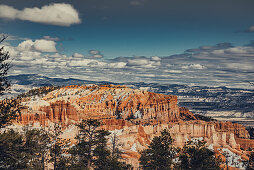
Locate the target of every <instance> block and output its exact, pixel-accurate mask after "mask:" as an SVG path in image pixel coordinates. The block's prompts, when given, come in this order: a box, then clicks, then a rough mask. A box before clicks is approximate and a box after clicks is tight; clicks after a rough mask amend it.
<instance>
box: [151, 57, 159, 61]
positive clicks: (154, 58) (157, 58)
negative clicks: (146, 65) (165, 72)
mask: <svg viewBox="0 0 254 170" xmlns="http://www.w3.org/2000/svg"><path fill="white" fill-rule="evenodd" d="M151 60H152V61H160V60H161V58H160V57H158V56H153V57H151Z"/></svg>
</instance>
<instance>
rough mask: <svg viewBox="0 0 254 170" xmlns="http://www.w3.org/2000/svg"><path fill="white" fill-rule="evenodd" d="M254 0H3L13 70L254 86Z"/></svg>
mask: <svg viewBox="0 0 254 170" xmlns="http://www.w3.org/2000/svg"><path fill="white" fill-rule="evenodd" d="M253 9H254V1H253V0H206V1H204V0H72V1H71V0H65V1H63V0H53V1H52V0H51V1H48V0H36V1H35V0H18V1H14V0H0V33H3V34H5V35H8V38H7V40H6V41H5V42H4V43H2V44H1V45H2V46H4V48H5V50H7V51H9V52H10V56H11V59H10V61H11V63H12V65H13V67H12V69H11V70H10V73H9V74H10V75H17V74H30V73H35V74H40V75H44V76H48V77H59V78H78V79H83V80H96V81H112V82H147V83H161V84H165V83H168V84H188V85H207V86H227V87H237V88H249V89H254V86H253V85H252V83H253V82H254V42H253V40H254V20H253V19H254V10H253Z"/></svg>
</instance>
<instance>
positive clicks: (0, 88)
mask: <svg viewBox="0 0 254 170" xmlns="http://www.w3.org/2000/svg"><path fill="white" fill-rule="evenodd" d="M6 38H7V36H5V35H2V38H0V43H2V42H3V41H4V40H5V39H6ZM9 58H10V55H9V52H8V51H5V50H4V46H2V47H1V48H0V95H3V94H4V92H6V91H7V90H8V89H9V87H10V82H9V81H8V77H7V73H8V70H9V69H10V63H9V62H8V59H9ZM18 113H20V110H19V103H18V100H14V99H10V100H7V99H6V100H2V101H0V128H3V127H5V126H6V125H8V124H9V123H10V122H11V120H13V119H16V118H17V116H18Z"/></svg>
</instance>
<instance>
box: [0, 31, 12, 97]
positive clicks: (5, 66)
mask: <svg viewBox="0 0 254 170" xmlns="http://www.w3.org/2000/svg"><path fill="white" fill-rule="evenodd" d="M6 38H7V36H5V35H2V37H1V38H0V43H2V42H3V41H4V40H5V39H6ZM9 58H10V54H9V52H8V51H5V50H4V47H1V48H0V95H3V93H4V92H5V91H6V90H7V89H8V88H9V87H10V82H9V81H8V79H7V72H8V70H9V69H10V63H9V62H6V61H7V60H8V59H9Z"/></svg>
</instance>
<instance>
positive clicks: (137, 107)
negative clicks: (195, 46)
mask: <svg viewBox="0 0 254 170" xmlns="http://www.w3.org/2000/svg"><path fill="white" fill-rule="evenodd" d="M22 105H23V106H24V109H23V110H22V114H21V116H20V117H19V119H18V122H19V124H22V125H27V124H31V123H32V124H34V125H35V124H36V125H38V126H39V125H42V126H48V125H49V124H50V123H53V122H59V123H62V124H64V125H65V131H64V134H63V136H65V137H68V138H72V140H75V139H74V137H75V133H77V129H76V128H75V127H73V124H75V123H78V122H79V121H80V120H81V119H89V118H93V119H100V120H102V122H103V125H102V127H101V128H103V129H106V130H109V131H110V132H111V133H112V134H117V136H118V138H119V140H120V143H122V149H123V150H124V151H125V154H124V155H123V157H125V158H126V159H127V160H126V161H127V162H129V163H131V164H132V165H134V166H135V167H138V158H139V156H140V154H139V152H140V151H142V150H143V149H146V148H147V146H148V145H149V144H150V142H151V141H152V139H153V138H154V137H155V136H158V135H160V132H161V131H162V130H163V129H165V128H167V129H169V131H170V133H171V136H172V137H173V139H174V145H175V146H176V147H183V146H184V144H185V143H186V142H187V141H189V140H193V139H200V140H205V141H206V142H207V145H208V146H212V147H216V148H229V149H231V150H232V151H234V152H235V153H237V152H240V147H241V148H244V149H246V148H249V147H253V145H254V144H252V143H253V141H252V142H250V141H249V140H247V138H248V137H249V134H248V132H247V131H246V130H245V128H244V126H242V125H239V124H233V123H231V122H218V121H215V122H205V121H202V120H197V118H196V117H195V116H194V115H193V114H192V113H191V112H190V111H189V110H188V109H187V108H181V107H178V105H177V97H176V96H172V95H163V94H157V93H151V92H147V91H141V90H135V89H131V88H127V87H125V86H112V85H107V86H96V85H92V86H68V87H63V88H60V89H57V90H54V91H52V92H50V93H48V94H47V95H46V96H44V97H38V98H33V99H30V100H28V99H26V100H25V101H23V103H22ZM243 138H245V139H243ZM248 143H251V144H248Z"/></svg>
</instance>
